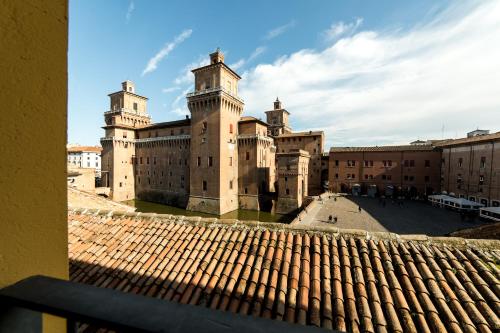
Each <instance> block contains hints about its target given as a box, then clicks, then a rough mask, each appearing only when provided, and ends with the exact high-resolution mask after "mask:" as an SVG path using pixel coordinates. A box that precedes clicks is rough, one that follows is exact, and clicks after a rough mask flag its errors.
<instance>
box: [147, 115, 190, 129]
mask: <svg viewBox="0 0 500 333" xmlns="http://www.w3.org/2000/svg"><path fill="white" fill-rule="evenodd" d="M189 125H191V119H190V118H185V119H181V120H173V121H166V122H163V123H155V124H151V125H147V126H144V127H140V128H137V130H138V131H147V130H151V129H155V128H169V127H177V126H189Z"/></svg>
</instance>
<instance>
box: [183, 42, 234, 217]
mask: <svg viewBox="0 0 500 333" xmlns="http://www.w3.org/2000/svg"><path fill="white" fill-rule="evenodd" d="M192 72H193V73H194V76H195V88H194V92H192V93H189V94H188V95H187V100H188V101H187V103H188V108H189V110H190V111H191V164H190V165H191V167H190V195H189V202H188V206H187V209H188V210H193V211H200V212H205V213H211V214H219V215H222V214H224V213H227V212H230V211H233V210H236V209H238V145H237V137H238V121H239V119H240V117H241V113H242V112H243V105H244V104H243V101H242V100H241V99H240V98H239V97H238V81H239V80H240V79H241V77H240V76H239V75H238V74H237V73H236V72H234V71H233V70H232V69H231V68H229V67H228V66H227V65H226V64H225V63H224V55H223V54H222V52H220V50H219V49H217V51H216V52H214V53H212V54H210V64H209V65H207V66H204V67H200V68H196V69H194V70H193V71H192Z"/></svg>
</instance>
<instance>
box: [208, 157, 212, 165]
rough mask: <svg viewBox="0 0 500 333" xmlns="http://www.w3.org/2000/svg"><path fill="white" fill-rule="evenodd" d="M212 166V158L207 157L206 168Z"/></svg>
mask: <svg viewBox="0 0 500 333" xmlns="http://www.w3.org/2000/svg"><path fill="white" fill-rule="evenodd" d="M212 165H213V158H212V156H209V157H208V166H209V167H211V166H212Z"/></svg>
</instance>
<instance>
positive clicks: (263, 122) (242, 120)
mask: <svg viewBox="0 0 500 333" xmlns="http://www.w3.org/2000/svg"><path fill="white" fill-rule="evenodd" d="M238 122H239V123H244V122H257V123H259V124H262V125H264V126H269V124H268V123H266V122H265V121H263V120H262V119H257V118H255V117H252V116H243V117H241V118H240V120H239V121H238Z"/></svg>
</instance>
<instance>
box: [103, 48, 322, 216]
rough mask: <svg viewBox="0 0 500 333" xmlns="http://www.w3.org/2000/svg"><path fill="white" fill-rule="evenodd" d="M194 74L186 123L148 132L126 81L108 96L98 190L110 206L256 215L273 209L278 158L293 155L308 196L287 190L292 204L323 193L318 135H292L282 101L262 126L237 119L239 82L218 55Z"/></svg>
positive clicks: (142, 102)
mask: <svg viewBox="0 0 500 333" xmlns="http://www.w3.org/2000/svg"><path fill="white" fill-rule="evenodd" d="M192 72H193V73H194V76H195V82H194V91H193V92H191V93H189V94H187V96H186V97H187V105H188V108H189V110H190V113H191V118H189V117H186V119H182V120H177V121H170V122H165V123H156V124H152V123H151V118H150V116H149V115H148V114H147V112H146V104H147V98H146V97H144V96H140V95H138V94H136V92H135V86H134V84H133V83H132V82H130V81H126V82H123V83H122V90H121V91H117V92H115V93H112V94H110V95H109V97H110V99H111V101H110V102H111V103H110V110H109V111H107V112H105V113H104V118H105V123H106V125H105V126H104V127H103V128H104V130H105V137H104V138H102V139H101V144H102V146H103V172H102V173H103V179H102V182H103V185H104V186H106V187H109V188H110V194H111V197H112V198H113V200H115V201H123V200H129V199H134V198H139V199H142V200H146V201H154V202H161V203H166V204H170V205H175V206H180V207H185V208H186V209H188V210H193V211H200V212H206V213H212V214H224V213H226V212H230V211H233V210H236V209H238V208H245V209H253V210H261V209H263V207H264V206H266V207H267V206H268V205H269V203H270V204H271V205H272V203H273V202H275V201H276V200H275V199H277V198H276V192H277V191H278V187H277V185H278V179H277V178H279V176H278V175H277V168H278V169H280V168H281V167H284V168H286V163H288V162H286V161H285V159H283V162H282V163H285V165H281V166H280V165H278V164H279V161H280V159H277V158H276V153H289V152H291V151H292V150H297V149H303V150H305V151H306V152H307V155H308V156H309V155H310V158H309V157H308V158H307V160H308V161H309V162H308V164H307V168H308V169H309V170H304V172H302V173H301V175H300V177H304V176H305V177H308V179H306V181H305V182H304V184H306V187H308V188H307V190H305V191H304V190H303V189H302V188H301V189H300V191H299V190H298V188H297V186H295V185H293V188H292V185H290V186H291V187H290V190H291V191H292V193H295V194H294V195H296V196H300V198H298V197H297V198H295V199H294V200H295V202H297V203H301V202H302V199H303V197H304V196H306V195H307V194H308V193H309V194H319V193H321V191H322V187H321V173H322V172H321V162H322V160H321V159H322V153H323V140H324V139H323V137H324V135H323V132H321V131H315V132H312V131H309V132H302V133H293V132H292V130H291V128H290V126H289V124H288V120H289V119H288V116H289V114H290V113H289V112H288V111H287V110H285V109H284V108H283V107H282V105H281V102H280V101H279V99H277V100H276V101H275V102H274V108H273V110H270V111H266V116H267V122H264V121H262V120H260V119H257V118H254V117H246V116H242V113H243V107H244V103H243V100H242V99H241V98H240V97H239V96H238V81H239V80H240V76H239V75H238V74H237V73H236V72H234V71H233V70H232V69H231V68H229V67H228V66H227V65H226V64H225V63H224V55H223V54H222V53H221V52H220V51H216V52H214V53H212V54H210V64H209V65H206V66H203V67H200V68H196V69H194V70H193V71H192ZM304 154H305V153H304ZM302 160H303V158H301V161H302ZM290 163H291V162H290ZM303 164H304V163H301V165H303ZM301 181H302V178H301ZM280 184H281V183H280ZM283 186H285V187H286V186H287V184H286V183H285V184H284V185H283ZM281 190H284V191H285V192H283V193H286V188H281V189H280V191H279V192H280V193H281Z"/></svg>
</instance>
